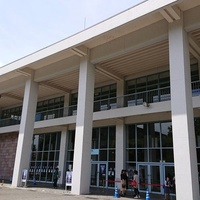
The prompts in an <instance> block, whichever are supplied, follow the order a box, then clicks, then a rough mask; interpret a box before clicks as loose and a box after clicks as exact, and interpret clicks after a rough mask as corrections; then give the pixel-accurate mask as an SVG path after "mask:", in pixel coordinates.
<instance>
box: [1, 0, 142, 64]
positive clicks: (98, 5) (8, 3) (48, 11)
mask: <svg viewBox="0 0 200 200" xmlns="http://www.w3.org/2000/svg"><path fill="white" fill-rule="evenodd" d="M142 1H143V0H121V1H120V0H32V1H31V0H0V8H1V12H0V66H3V65H6V64H8V63H10V62H13V61H15V60H17V59H20V58H22V57H24V56H26V55H28V54H30V53H33V52H35V51H37V50H39V49H42V48H44V47H46V46H49V45H51V44H53V43H55V42H58V41H60V40H62V39H64V38H67V37H69V36H71V35H73V34H75V33H77V32H79V31H82V30H84V28H88V27H90V26H92V25H94V24H96V23H99V22H101V21H103V20H105V19H107V18H109V17H111V16H113V15H115V14H117V13H119V12H122V11H123V10H126V9H128V8H130V7H132V6H134V5H136V4H138V3H140V2H142Z"/></svg>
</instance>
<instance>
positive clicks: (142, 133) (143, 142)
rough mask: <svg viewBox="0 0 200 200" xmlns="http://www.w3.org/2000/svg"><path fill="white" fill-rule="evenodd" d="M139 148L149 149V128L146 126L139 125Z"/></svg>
mask: <svg viewBox="0 0 200 200" xmlns="http://www.w3.org/2000/svg"><path fill="white" fill-rule="evenodd" d="M137 147H138V148H145V147H147V126H146V124H140V125H137Z"/></svg>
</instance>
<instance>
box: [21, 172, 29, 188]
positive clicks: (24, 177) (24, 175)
mask: <svg viewBox="0 0 200 200" xmlns="http://www.w3.org/2000/svg"><path fill="white" fill-rule="evenodd" d="M27 176H28V170H27V169H23V170H22V183H24V186H26V182H27Z"/></svg>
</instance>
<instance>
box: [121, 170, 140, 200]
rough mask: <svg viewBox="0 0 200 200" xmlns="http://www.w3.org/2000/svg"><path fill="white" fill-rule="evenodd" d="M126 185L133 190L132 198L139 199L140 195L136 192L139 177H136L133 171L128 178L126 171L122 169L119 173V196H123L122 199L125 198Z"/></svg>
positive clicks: (135, 172)
mask: <svg viewBox="0 0 200 200" xmlns="http://www.w3.org/2000/svg"><path fill="white" fill-rule="evenodd" d="M128 185H130V186H131V187H133V189H134V195H133V197H138V198H140V193H139V190H138V185H139V177H138V171H137V170H134V171H133V175H131V177H128V175H127V172H126V170H125V169H122V171H121V189H120V195H121V196H123V197H124V196H126V190H127V189H128Z"/></svg>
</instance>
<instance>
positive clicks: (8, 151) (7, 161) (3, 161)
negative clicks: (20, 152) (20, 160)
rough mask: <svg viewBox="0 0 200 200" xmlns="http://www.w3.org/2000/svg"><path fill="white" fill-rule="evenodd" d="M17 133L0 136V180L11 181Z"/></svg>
mask: <svg viewBox="0 0 200 200" xmlns="http://www.w3.org/2000/svg"><path fill="white" fill-rule="evenodd" d="M17 140H18V133H6V134H0V180H1V182H2V181H4V182H10V181H11V180H12V175H13V169H14V162H15V154H16V149H17Z"/></svg>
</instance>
